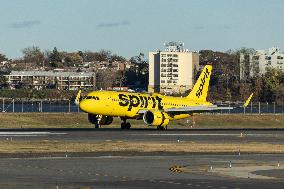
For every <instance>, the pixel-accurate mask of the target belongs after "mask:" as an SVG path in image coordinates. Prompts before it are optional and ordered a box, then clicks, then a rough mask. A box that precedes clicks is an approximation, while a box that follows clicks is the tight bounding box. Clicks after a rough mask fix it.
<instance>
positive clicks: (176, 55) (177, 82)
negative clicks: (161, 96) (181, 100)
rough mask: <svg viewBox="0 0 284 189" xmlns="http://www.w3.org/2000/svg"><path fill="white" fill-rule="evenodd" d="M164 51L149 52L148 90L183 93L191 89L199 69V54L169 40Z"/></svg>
mask: <svg viewBox="0 0 284 189" xmlns="http://www.w3.org/2000/svg"><path fill="white" fill-rule="evenodd" d="M165 46H166V49H165V51H156V52H149V86H148V92H160V93H184V92H185V91H187V90H190V89H192V87H193V85H194V78H195V75H196V73H197V71H198V69H199V54H198V53H196V52H191V51H189V50H188V49H184V48H183V44H182V43H177V42H169V43H167V44H165Z"/></svg>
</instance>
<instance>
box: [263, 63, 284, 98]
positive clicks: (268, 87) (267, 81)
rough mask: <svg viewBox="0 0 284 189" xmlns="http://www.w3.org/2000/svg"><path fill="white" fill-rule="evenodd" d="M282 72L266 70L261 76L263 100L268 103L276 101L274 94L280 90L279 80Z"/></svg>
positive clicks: (271, 69) (273, 69)
mask: <svg viewBox="0 0 284 189" xmlns="http://www.w3.org/2000/svg"><path fill="white" fill-rule="evenodd" d="M282 76H283V72H281V70H279V69H275V68H267V69H266V73H265V74H264V76H263V81H264V90H263V92H264V94H263V95H264V99H265V100H266V101H268V102H272V101H274V100H275V99H276V92H277V90H278V89H279V88H280V85H281V83H280V82H281V78H282Z"/></svg>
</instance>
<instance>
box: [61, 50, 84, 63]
mask: <svg viewBox="0 0 284 189" xmlns="http://www.w3.org/2000/svg"><path fill="white" fill-rule="evenodd" d="M65 56H66V57H65V58H64V60H65V63H66V64H67V66H73V64H76V63H80V64H81V63H82V62H83V58H82V57H81V56H80V55H79V53H67V54H66V55H65Z"/></svg>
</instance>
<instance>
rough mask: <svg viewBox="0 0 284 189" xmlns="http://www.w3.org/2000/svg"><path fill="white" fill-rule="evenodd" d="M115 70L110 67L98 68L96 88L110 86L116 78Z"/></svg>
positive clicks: (104, 88)
mask: <svg viewBox="0 0 284 189" xmlns="http://www.w3.org/2000/svg"><path fill="white" fill-rule="evenodd" d="M116 77H117V75H116V72H114V71H113V70H112V69H105V70H100V71H99V72H97V88H98V89H103V90H106V89H107V88H109V87H112V86H113V85H114V83H115V80H116Z"/></svg>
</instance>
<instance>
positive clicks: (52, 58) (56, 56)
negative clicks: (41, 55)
mask: <svg viewBox="0 0 284 189" xmlns="http://www.w3.org/2000/svg"><path fill="white" fill-rule="evenodd" d="M47 56H48V60H49V62H50V65H51V67H61V66H62V63H61V62H62V58H63V54H62V53H60V52H58V50H57V48H56V47H54V49H53V50H52V52H47Z"/></svg>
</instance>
